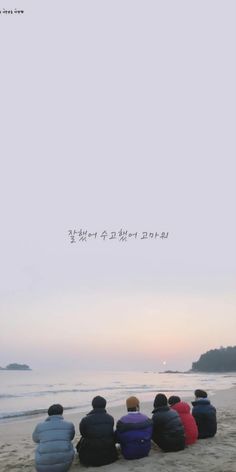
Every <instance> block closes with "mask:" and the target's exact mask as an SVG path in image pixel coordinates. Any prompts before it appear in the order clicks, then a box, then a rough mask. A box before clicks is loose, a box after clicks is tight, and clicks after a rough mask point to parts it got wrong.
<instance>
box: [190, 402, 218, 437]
mask: <svg viewBox="0 0 236 472" xmlns="http://www.w3.org/2000/svg"><path fill="white" fill-rule="evenodd" d="M192 405H193V409H192V415H193V416H194V418H195V421H196V423H197V427H198V439H205V438H211V437H212V436H215V434H216V431H217V421H216V409H215V407H214V406H213V405H211V403H210V402H209V400H208V399H207V398H201V399H199V400H196V401H194V402H192Z"/></svg>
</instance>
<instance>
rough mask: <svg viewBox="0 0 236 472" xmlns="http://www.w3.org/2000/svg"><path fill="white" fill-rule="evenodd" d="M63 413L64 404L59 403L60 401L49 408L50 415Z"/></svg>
mask: <svg viewBox="0 0 236 472" xmlns="http://www.w3.org/2000/svg"><path fill="white" fill-rule="evenodd" d="M62 413H63V406H61V405H59V404H58V403H57V404H55V405H51V406H50V407H49V408H48V416H53V415H62Z"/></svg>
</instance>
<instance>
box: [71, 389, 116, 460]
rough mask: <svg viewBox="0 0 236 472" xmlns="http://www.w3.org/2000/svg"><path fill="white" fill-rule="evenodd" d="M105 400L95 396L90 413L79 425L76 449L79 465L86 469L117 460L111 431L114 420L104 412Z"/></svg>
mask: <svg viewBox="0 0 236 472" xmlns="http://www.w3.org/2000/svg"><path fill="white" fill-rule="evenodd" d="M105 406H106V400H105V398H103V397H100V396H97V397H95V398H94V399H93V401H92V407H93V409H92V411H90V413H88V414H87V416H86V417H84V418H83V419H82V420H81V422H80V425H79V429H80V434H81V439H80V441H79V442H78V444H77V446H76V449H77V452H78V454H79V459H80V462H81V464H83V465H85V466H86V467H89V466H94V467H97V466H101V465H106V464H111V463H112V462H115V461H116V460H117V459H118V455H117V450H116V446H115V435H114V431H113V426H114V418H113V417H112V416H111V415H108V413H107V412H106V410H105Z"/></svg>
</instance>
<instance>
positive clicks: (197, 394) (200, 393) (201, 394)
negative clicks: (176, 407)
mask: <svg viewBox="0 0 236 472" xmlns="http://www.w3.org/2000/svg"><path fill="white" fill-rule="evenodd" d="M194 395H195V397H196V398H207V393H206V392H205V390H201V389H197V390H195V392H194Z"/></svg>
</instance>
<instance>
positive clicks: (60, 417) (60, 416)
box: [45, 415, 64, 421]
mask: <svg viewBox="0 0 236 472" xmlns="http://www.w3.org/2000/svg"><path fill="white" fill-rule="evenodd" d="M60 420H64V418H63V416H62V415H52V416H48V417H47V418H46V420H45V421H60Z"/></svg>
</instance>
